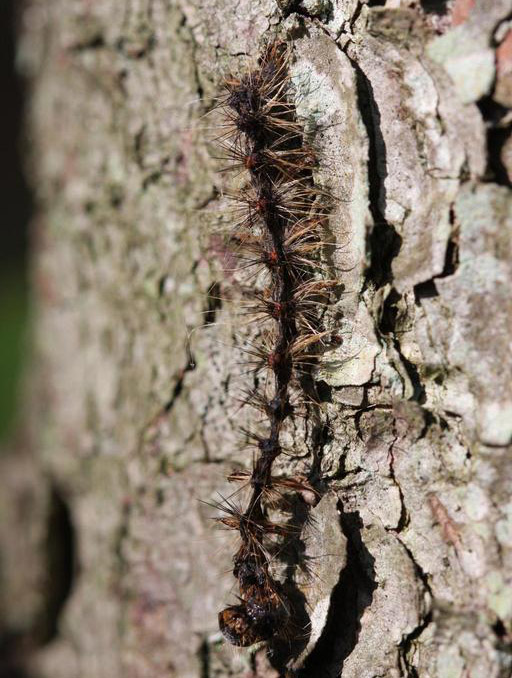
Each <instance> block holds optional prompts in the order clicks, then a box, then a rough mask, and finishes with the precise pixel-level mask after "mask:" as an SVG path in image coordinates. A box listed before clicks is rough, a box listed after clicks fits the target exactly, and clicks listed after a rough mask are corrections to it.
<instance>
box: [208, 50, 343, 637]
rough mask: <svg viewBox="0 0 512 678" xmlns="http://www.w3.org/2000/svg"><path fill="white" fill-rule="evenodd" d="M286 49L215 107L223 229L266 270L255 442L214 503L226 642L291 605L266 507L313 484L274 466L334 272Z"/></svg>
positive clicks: (313, 353)
mask: <svg viewBox="0 0 512 678" xmlns="http://www.w3.org/2000/svg"><path fill="white" fill-rule="evenodd" d="M289 59H290V54H289V50H288V47H287V45H286V44H285V43H283V42H279V41H275V42H273V43H271V44H270V45H269V46H268V47H266V48H265V50H264V51H263V53H262V55H261V57H260V58H259V61H258V64H257V66H256V67H255V68H253V69H251V70H248V71H247V72H246V73H245V74H244V75H242V76H241V77H240V78H235V77H230V78H228V79H227V80H226V81H225V90H226V92H225V95H224V96H223V97H222V99H221V102H220V108H221V110H222V112H223V114H224V116H225V123H224V126H223V127H224V129H223V131H222V133H221V135H220V137H219V139H218V143H219V145H220V147H221V148H222V149H223V151H224V152H225V154H226V155H227V156H228V158H229V159H230V164H231V167H232V168H233V169H238V170H242V171H243V172H245V173H246V176H247V182H246V185H245V186H244V187H243V188H242V189H240V190H238V191H237V192H231V193H228V198H230V199H231V201H232V202H233V203H234V204H235V209H234V212H235V213H236V214H237V220H236V223H235V224H234V227H233V232H232V235H231V241H232V243H233V244H234V245H235V246H236V249H237V250H238V255H239V257H240V258H241V259H242V260H243V261H244V265H245V266H248V267H256V268H257V269H258V270H262V271H264V272H265V274H266V281H267V283H266V287H265V288H264V290H263V291H262V292H261V291H257V290H255V292H254V295H253V300H254V302H253V304H252V308H251V309H250V312H251V313H252V314H254V317H255V318H256V319H257V320H261V321H262V324H263V329H262V332H261V341H260V343H259V344H258V345H253V346H251V347H250V348H249V349H247V352H246V353H247V363H248V364H249V365H251V366H252V368H253V369H254V370H255V371H257V372H258V373H259V372H260V371H261V372H266V373H267V378H266V379H265V380H263V385H262V386H260V389H259V390H258V391H252V392H249V394H247V398H246V400H247V402H248V404H249V405H252V406H253V407H255V408H256V409H257V410H258V412H259V413H260V414H261V415H262V417H263V419H264V423H263V424H262V431H263V432H262V433H259V432H258V433H255V434H251V437H252V442H253V444H254V446H255V447H256V450H257V454H256V456H255V461H254V463H253V467H252V470H251V472H242V471H238V472H234V473H232V474H231V476H230V477H229V480H231V481H238V482H243V483H245V484H246V485H247V486H248V487H249V488H250V494H249V498H248V502H247V504H246V506H245V507H243V508H239V507H238V506H237V505H236V504H235V503H234V502H233V501H232V500H224V501H223V502H222V503H221V504H218V508H220V509H221V511H222V515H221V517H219V518H218V520H219V521H220V522H221V523H222V524H223V525H224V526H225V527H227V528H229V529H232V530H235V531H237V532H238V533H239V536H240V545H239V548H238V550H237V551H236V553H235V554H234V556H233V563H234V567H233V574H234V576H235V578H236V579H237V582H238V589H239V594H238V598H239V600H238V602H237V604H234V605H230V606H228V607H227V608H225V609H224V610H222V611H221V612H220V613H219V626H220V629H221V631H222V633H223V634H224V636H225V637H226V638H227V640H229V642H231V643H232V644H234V645H237V646H249V645H253V644H255V643H257V642H260V641H265V640H269V639H271V638H272V637H274V636H276V635H279V634H281V633H282V632H283V629H285V628H286V627H287V625H288V624H289V623H290V621H291V620H292V618H293V609H292V607H293V606H292V605H291V603H290V601H289V600H288V598H287V596H286V594H285V592H284V590H283V587H282V585H281V584H280V582H279V581H278V580H277V578H276V577H275V576H274V574H273V572H272V561H273V558H274V555H275V553H276V552H277V551H278V550H279V549H280V548H281V546H280V540H283V539H286V537H287V535H288V534H289V530H290V528H289V527H288V526H287V525H283V524H281V523H279V522H276V521H274V520H273V519H272V516H271V515H270V511H269V509H270V508H272V506H273V502H274V501H275V498H276V497H279V496H283V495H284V494H286V493H289V492H295V493H298V494H299V495H301V496H303V497H309V501H311V497H314V496H315V490H314V489H313V487H312V485H311V484H310V482H309V480H308V479H307V478H305V477H304V476H301V475H298V474H297V475H294V476H283V475H276V473H275V472H274V471H275V469H274V465H275V462H276V460H278V458H279V456H280V455H281V454H282V453H283V445H282V436H283V432H284V429H285V426H286V422H287V420H289V419H290V418H291V417H292V416H293V415H294V414H296V411H295V410H296V408H295V407H294V405H293V404H292V402H291V397H290V396H291V389H292V386H293V385H294V382H297V381H298V380H299V379H300V377H301V375H303V374H305V373H307V372H308V371H309V370H310V367H311V366H312V365H313V364H314V363H315V360H316V359H317V357H318V354H319V351H318V347H319V346H321V345H322V343H324V342H325V341H326V337H327V334H328V333H327V332H323V331H321V329H320V323H319V319H318V317H317V315H318V314H317V309H318V307H319V304H325V302H326V300H327V298H328V295H329V292H330V290H331V289H332V288H333V287H334V286H335V285H336V284H337V282H336V281H335V280H326V279H322V278H319V277H318V273H317V270H316V269H317V262H316V256H317V253H318V252H319V250H320V248H321V247H322V246H323V242H322V239H321V233H322V229H323V226H324V224H325V220H326V218H327V215H328V211H329V204H328V203H329V199H328V196H327V194H326V193H325V191H323V190H321V189H319V188H317V187H315V185H314V184H313V180H312V170H313V168H314V166H315V164H316V155H315V152H314V150H313V149H312V148H311V147H310V146H309V145H308V144H307V143H306V142H305V140H304V135H303V129H302V126H301V124H300V123H299V121H298V120H297V117H296V115H295V108H294V105H293V103H292V101H291V97H290V96H289V86H290V78H289V73H288V67H289Z"/></svg>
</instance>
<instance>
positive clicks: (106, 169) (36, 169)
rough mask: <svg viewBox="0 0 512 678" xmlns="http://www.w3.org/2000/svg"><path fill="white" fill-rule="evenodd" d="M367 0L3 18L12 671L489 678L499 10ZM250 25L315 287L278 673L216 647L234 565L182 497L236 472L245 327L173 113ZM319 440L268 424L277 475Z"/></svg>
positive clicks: (495, 498)
mask: <svg viewBox="0 0 512 678" xmlns="http://www.w3.org/2000/svg"><path fill="white" fill-rule="evenodd" d="M375 5H384V3H383V2H370V1H368V3H364V2H358V1H357V0H318V1H311V0H298V1H295V0H280V2H278V3H277V4H276V3H275V2H274V0H239V2H236V3H235V2H231V1H228V0H215V1H214V0H205V1H202V0H191V1H188V0H170V1H165V0H139V1H138V2H129V3H119V2H114V0H103V1H102V2H89V1H85V0H82V1H79V0H74V1H73V2H71V1H70V0H66V1H64V0H59V1H56V0H52V1H50V0H31V2H30V3H29V4H28V6H27V7H26V8H25V10H24V12H23V16H22V39H21V41H20V47H19V63H20V66H21V68H22V69H23V71H24V73H25V74H26V75H27V76H28V77H29V79H30V82H31V95H32V96H31V101H30V110H29V115H28V130H29V134H30V150H31V174H32V181H33V185H34V187H35V191H36V198H37V201H38V212H37V216H36V219H35V223H34V237H33V241H34V246H33V282H34V285H33V287H34V292H35V295H34V296H35V313H34V325H35V331H34V336H35V339H34V344H35V349H34V359H33V360H32V371H31V373H30V375H29V378H28V387H27V389H26V394H27V395H26V399H25V402H26V404H25V407H24V416H25V419H26V421H27V428H26V435H24V437H23V443H22V444H20V445H19V446H18V447H19V449H18V450H17V454H16V455H10V456H7V457H5V458H4V459H3V460H2V462H1V463H2V475H3V477H4V478H5V479H6V481H5V484H6V488H7V491H6V492H4V495H3V499H2V500H1V501H0V508H1V510H2V517H3V519H2V528H1V532H0V538H1V540H2V543H3V545H4V549H3V558H2V570H1V576H2V582H1V584H2V597H1V598H0V605H1V610H2V616H3V619H4V622H3V630H4V632H5V634H7V635H10V636H11V637H14V638H15V639H17V641H16V647H17V648H18V649H21V650H22V651H23V652H22V654H23V657H22V658H19V659H18V660H16V661H18V665H19V664H20V662H21V663H22V664H23V665H24V667H25V670H27V671H30V672H31V673H30V675H34V676H41V677H45V678H50V677H51V678H75V677H77V678H78V676H80V677H82V678H114V677H116V676H130V677H131V676H133V677H134V678H135V677H137V678H139V677H145V678H163V677H164V676H169V678H171V677H174V676H176V677H179V678H189V677H190V678H206V677H208V678H213V676H216V677H218V678H220V677H224V676H278V675H282V676H284V675H300V676H302V677H303V678H304V677H305V676H311V677H313V678H314V677H316V676H338V675H342V676H343V678H370V677H377V676H382V677H383V676H386V677H387V678H391V677H394V678H398V677H399V676H408V677H410V678H413V677H420V678H430V677H431V678H434V677H436V678H437V677H439V678H470V677H471V678H477V677H478V678H480V677H481V678H498V677H500V678H502V677H504V676H510V675H512V672H511V671H512V668H511V667H512V662H511V658H512V654H511V650H512V586H511V584H512V582H511V572H512V499H511V496H510V485H511V479H512V458H511V455H510V451H511V448H510V441H511V437H512V373H511V351H510V338H511V334H512V302H511V295H510V289H511V288H512V264H511V261H512V259H511V253H512V198H511V194H510V189H509V187H508V186H509V182H510V177H511V176H512V141H511V137H510V136H509V135H508V132H509V130H508V128H507V124H508V125H509V124H510V114H509V113H508V112H507V109H508V107H509V106H510V104H511V102H512V56H511V53H512V30H511V29H510V10H511V7H510V2H509V0H476V1H475V0H473V1H471V0H465V1H463V0H454V1H448V2H446V1H444V2H443V1H442V0H439V1H438V2H433V1H432V2H427V1H426V0H425V1H424V2H421V3H419V2H415V1H414V0H409V1H408V0H401V1H400V0H388V2H387V3H386V6H385V7H384V6H375ZM507 21H508V23H507ZM274 34H278V35H280V36H281V37H284V38H285V39H287V41H288V42H290V44H293V49H294V51H293V61H292V84H293V89H294V92H295V102H296V106H297V112H298V115H299V116H300V118H301V120H303V121H304V124H305V126H306V129H307V130H308V134H309V135H310V136H311V138H312V140H313V143H314V144H315V146H316V147H318V149H319V155H320V158H321V162H320V167H319V168H318V170H317V171H316V172H315V179H316V181H317V182H318V183H319V184H321V185H325V186H326V188H327V189H328V190H329V191H330V192H331V193H332V194H333V195H334V198H335V200H334V209H333V212H332V215H331V218H330V228H331V229H332V237H333V238H335V239H336V241H337V243H338V247H337V248H336V249H335V250H334V251H332V252H330V254H328V256H327V255H326V256H327V260H326V267H328V268H330V270H331V272H333V274H335V275H337V276H338V278H339V280H340V283H341V284H342V286H343V292H342V293H340V295H339V298H338V300H337V301H336V303H334V304H332V305H331V306H329V308H328V309H327V313H326V324H327V327H328V328H329V329H332V330H333V331H335V332H337V333H338V335H339V337H340V338H341V343H340V344H339V345H338V346H336V347H335V348H334V349H333V350H330V351H329V352H327V353H326V354H325V355H324V356H323V357H322V361H321V365H320V367H319V369H318V370H317V372H316V375H315V376H316V381H317V388H318V391H319V393H321V395H322V398H321V399H322V404H321V407H320V414H319V416H320V418H321V420H322V426H321V433H322V435H321V442H320V443H318V441H317V443H315V444H316V445H317V447H318V445H319V444H320V447H321V454H320V455H319V459H320V464H321V474H322V478H323V480H324V482H325V486H326V488H327V492H326V493H325V495H324V496H323V498H322V500H321V501H320V503H319V504H318V505H317V507H316V508H315V509H313V515H314V518H315V524H316V527H315V526H312V527H311V536H310V538H309V539H308V540H306V547H307V549H311V553H312V554H313V556H312V562H313V561H314V562H313V567H312V569H313V576H312V577H311V580H310V581H309V582H307V585H306V586H305V587H304V591H305V593H304V595H305V596H306V599H307V601H308V608H307V609H308V616H309V618H310V620H311V626H310V627H308V630H307V631H306V630H305V634H307V635H308V639H307V640H306V642H305V643H304V645H305V649H304V648H303V651H302V655H301V658H300V659H298V658H297V657H295V661H294V662H293V661H291V662H290V663H289V672H288V674H286V673H285V668H284V667H283V662H281V665H280V664H279V661H280V660H279V659H278V658H277V655H276V656H271V657H267V656H266V654H265V651H264V649H261V648H260V649H256V651H254V649H253V651H249V650H248V651H245V650H244V651H240V652H233V651H232V649H231V648H230V647H229V646H227V645H226V644H225V643H224V642H221V637H220V635H219V633H218V630H217V620H216V615H217V612H218V611H219V610H220V609H221V608H222V606H223V605H224V604H225V603H226V602H228V601H229V600H232V595H233V594H232V589H233V578H232V576H231V574H230V573H229V569H230V566H231V565H230V564H231V557H232V553H233V544H232V542H231V539H230V538H226V537H225V534H224V533H222V532H220V533H219V532H218V531H215V530H214V527H213V524H212V522H211V520H210V518H211V516H212V515H214V513H215V512H214V511H213V510H212V509H211V508H210V507H209V506H208V505H207V504H205V503H201V501H200V500H202V501H203V502H212V501H215V497H216V496H217V495H216V493H217V492H220V493H221V494H223V495H224V496H225V495H226V494H227V493H228V492H230V491H232V490H230V489H228V488H229V486H228V485H227V482H226V480H225V478H226V474H227V473H228V472H229V470H230V469H231V468H232V467H233V465H234V464H240V465H242V466H244V467H245V468H247V467H248V466H249V465H250V454H249V455H248V454H247V452H246V451H244V450H240V449H239V447H238V427H239V424H240V419H241V418H243V420H244V423H250V422H249V421H248V417H249V415H247V414H245V413H244V412H243V411H242V410H240V411H239V410H238V409H237V408H238V404H237V402H236V397H237V395H238V394H239V388H240V387H243V386H244V380H247V379H248V377H247V376H246V375H244V368H243V366H240V365H239V364H238V357H237V356H236V355H235V352H234V351H235V348H236V347H239V346H240V345H241V343H242V342H243V341H244V340H245V341H246V340H247V338H248V337H249V335H250V334H251V333H252V332H254V331H255V330H254V329H253V328H251V327H248V326H245V325H244V324H243V322H242V320H241V317H240V313H239V311H240V299H241V294H242V291H241V285H240V280H239V279H238V278H237V275H236V274H234V273H233V272H232V270H231V269H230V267H229V265H228V266H227V265H226V262H225V252H224V251H223V243H222V238H220V237H219V236H216V235H214V233H216V232H217V231H218V228H217V227H218V226H219V224H221V225H222V224H225V225H226V226H227V227H228V226H229V220H230V214H229V212H227V211H226V209H225V206H224V203H223V201H222V198H221V197H220V192H221V189H222V188H223V187H225V186H226V182H227V181H228V179H227V178H226V176H225V175H224V174H223V173H219V172H218V170H219V162H218V161H217V160H215V157H214V156H215V154H216V151H215V150H214V148H213V147H212V145H211V139H212V137H213V136H215V134H216V132H215V131H213V132H212V131H211V130H210V127H211V126H214V125H215V124H216V122H217V120H216V119H215V116H209V117H208V116H207V117H206V118H205V117H203V116H204V114H205V112H206V111H207V109H208V107H209V106H211V102H212V100H213V98H214V97H215V96H217V94H218V93H219V91H220V86H221V82H222V78H223V77H225V75H226V74H228V73H230V72H231V73H232V72H238V71H239V70H240V69H243V68H244V66H245V65H246V64H247V57H246V56H245V55H249V57H250V58H256V57H257V55H258V53H259V52H260V50H261V46H262V40H264V39H268V38H270V36H272V35H274ZM241 55H243V56H241ZM245 385H246V386H247V384H245ZM319 430H320V429H319V428H318V426H317V425H316V424H313V423H312V422H308V421H306V425H305V427H303V428H301V426H299V427H298V429H297V434H296V437H297V440H296V442H295V445H294V450H295V452H297V453H298V452H299V451H301V450H302V452H303V453H304V454H303V455H302V456H303V457H304V459H303V462H301V463H304V460H305V463H307V461H308V459H309V456H308V454H307V452H308V450H310V449H312V447H313V441H312V438H314V435H316V437H317V438H318V431H319ZM311 431H313V434H312V433H311ZM315 432H316V433H315ZM301 441H302V442H301ZM13 661H15V660H13ZM272 665H274V666H272ZM290 667H293V668H290ZM301 667H302V668H301Z"/></svg>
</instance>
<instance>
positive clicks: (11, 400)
mask: <svg viewBox="0 0 512 678" xmlns="http://www.w3.org/2000/svg"><path fill="white" fill-rule="evenodd" d="M18 6H19V3H18ZM15 33H16V12H15V0H14V1H13V0H0V93H1V98H0V100H1V102H2V103H1V105H0V181H1V187H2V188H1V191H0V195H1V196H2V203H3V204H2V206H1V210H0V219H1V240H0V443H1V442H3V441H5V439H6V437H7V436H8V435H9V433H10V432H12V430H13V427H14V424H15V412H16V409H17V405H19V399H20V395H21V394H19V389H18V386H19V376H20V371H21V369H22V364H23V357H24V356H25V355H26V348H27V343H28V336H27V332H28V323H27V298H28V294H27V288H28V286H27V266H26V262H27V249H28V247H27V241H28V238H27V232H28V222H29V219H30V214H31V209H32V205H31V199H30V192H29V190H28V187H27V184H26V182H25V180H24V178H23V172H22V156H23V147H25V148H26V146H27V140H26V139H24V138H23V135H22V117H23V87H22V82H21V80H20V78H18V77H17V75H16V71H15V63H14V62H15Z"/></svg>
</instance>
